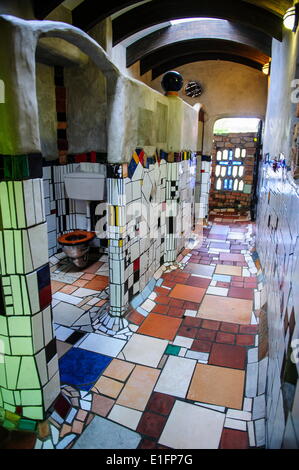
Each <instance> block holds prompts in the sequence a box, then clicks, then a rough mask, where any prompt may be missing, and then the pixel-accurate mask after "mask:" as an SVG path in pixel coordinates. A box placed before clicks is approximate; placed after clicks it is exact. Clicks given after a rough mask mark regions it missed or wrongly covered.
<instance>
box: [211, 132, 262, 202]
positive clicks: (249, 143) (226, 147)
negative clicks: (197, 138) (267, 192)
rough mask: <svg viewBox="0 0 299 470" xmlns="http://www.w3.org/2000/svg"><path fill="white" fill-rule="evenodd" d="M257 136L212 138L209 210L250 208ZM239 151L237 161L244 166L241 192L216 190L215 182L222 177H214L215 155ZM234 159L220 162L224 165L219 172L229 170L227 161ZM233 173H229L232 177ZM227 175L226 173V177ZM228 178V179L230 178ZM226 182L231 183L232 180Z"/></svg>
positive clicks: (236, 135) (238, 135)
mask: <svg viewBox="0 0 299 470" xmlns="http://www.w3.org/2000/svg"><path fill="white" fill-rule="evenodd" d="M256 137H257V135H256V134H255V133H252V132H251V133H234V134H224V135H215V136H214V147H213V152H212V177H211V191H210V197H209V204H210V208H211V209H217V208H218V209H219V208H223V207H225V208H236V209H240V208H241V207H242V208H243V209H245V210H248V209H249V208H250V202H251V193H252V183H253V170H254V157H255V153H256V145H257V139H256ZM235 149H239V155H238V157H236V159H237V160H240V161H241V160H242V163H243V164H244V174H243V177H242V180H243V183H244V186H243V190H242V191H240V190H239V191H235V190H233V188H231V190H217V189H216V182H217V181H218V179H219V177H220V178H222V179H224V178H223V177H222V173H221V174H220V175H218V177H217V176H216V166H217V163H219V161H218V160H217V153H218V152H219V151H220V152H224V151H227V152H228V153H229V151H230V150H235ZM242 152H246V153H245V157H242V155H243V154H242ZM231 158H233V159H234V160H235V158H234V157H231V156H228V157H227V161H224V162H223V161H222V162H221V163H220V165H221V164H224V165H223V166H222V167H221V170H224V168H227V170H229V165H228V166H227V167H226V166H225V165H227V164H228V163H229V160H230V159H231ZM232 173H233V172H230V175H232ZM228 174H229V171H227V173H226V175H228ZM231 177H232V176H230V177H229V178H231ZM226 181H233V180H232V179H229V180H226Z"/></svg>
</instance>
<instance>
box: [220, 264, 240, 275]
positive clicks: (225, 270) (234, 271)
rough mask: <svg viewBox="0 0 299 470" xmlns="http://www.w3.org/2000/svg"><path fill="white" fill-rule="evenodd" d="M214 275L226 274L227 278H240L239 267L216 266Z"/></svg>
mask: <svg viewBox="0 0 299 470" xmlns="http://www.w3.org/2000/svg"><path fill="white" fill-rule="evenodd" d="M215 274H227V275H228V276H242V268H241V266H229V265H226V264H218V265H217V266H216V271H215Z"/></svg>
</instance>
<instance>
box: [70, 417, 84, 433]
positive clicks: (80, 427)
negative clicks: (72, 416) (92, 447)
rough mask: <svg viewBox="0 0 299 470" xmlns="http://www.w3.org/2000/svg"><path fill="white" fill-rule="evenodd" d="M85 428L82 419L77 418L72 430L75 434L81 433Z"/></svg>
mask: <svg viewBox="0 0 299 470" xmlns="http://www.w3.org/2000/svg"><path fill="white" fill-rule="evenodd" d="M83 428H84V423H82V421H77V420H75V421H74V422H73V426H72V432H74V433H75V434H81V433H82V431H83Z"/></svg>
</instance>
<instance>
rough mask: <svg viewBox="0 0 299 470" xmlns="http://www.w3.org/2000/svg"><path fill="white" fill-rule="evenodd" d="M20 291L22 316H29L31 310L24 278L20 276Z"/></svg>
mask: <svg viewBox="0 0 299 470" xmlns="http://www.w3.org/2000/svg"><path fill="white" fill-rule="evenodd" d="M21 289H22V299H23V313H24V315H30V314H31V308H30V304H29V296H28V290H27V284H26V278H25V276H21Z"/></svg>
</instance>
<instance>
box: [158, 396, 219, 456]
mask: <svg viewBox="0 0 299 470" xmlns="http://www.w3.org/2000/svg"><path fill="white" fill-rule="evenodd" d="M224 417H225V415H224V414H223V413H218V412H217V411H214V410H210V409H207V408H202V407H200V406H197V405H191V404H189V403H184V402H181V401H176V402H175V405H174V407H173V409H172V411H171V413H170V415H169V418H168V421H167V423H166V425H165V427H164V430H163V433H162V435H161V437H160V439H159V441H158V442H159V444H162V445H165V446H167V447H170V448H172V449H218V447H219V443H220V439H221V434H222V429H223V423H224Z"/></svg>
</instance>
